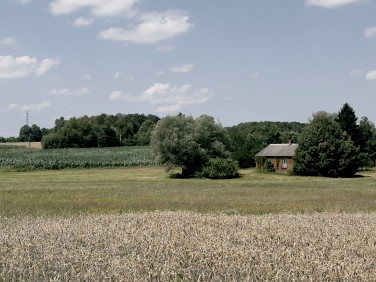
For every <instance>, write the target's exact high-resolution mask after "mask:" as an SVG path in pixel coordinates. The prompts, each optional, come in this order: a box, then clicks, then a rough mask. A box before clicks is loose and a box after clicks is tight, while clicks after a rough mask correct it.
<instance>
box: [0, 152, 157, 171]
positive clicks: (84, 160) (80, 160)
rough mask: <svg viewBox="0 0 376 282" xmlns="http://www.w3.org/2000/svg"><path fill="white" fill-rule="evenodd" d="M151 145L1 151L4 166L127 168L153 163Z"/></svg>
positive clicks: (0, 164) (1, 165) (0, 157)
mask: <svg viewBox="0 0 376 282" xmlns="http://www.w3.org/2000/svg"><path fill="white" fill-rule="evenodd" d="M153 164H155V161H154V159H153V157H152V154H151V150H150V147H119V148H88V149H51V150H17V151H15V150H7V151H3V152H1V155H0V167H9V168H25V167H29V166H30V167H35V168H36V169H65V168H94V167H126V166H139V165H153Z"/></svg>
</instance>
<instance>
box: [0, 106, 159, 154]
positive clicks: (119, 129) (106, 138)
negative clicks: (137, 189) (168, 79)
mask: <svg viewBox="0 0 376 282" xmlns="http://www.w3.org/2000/svg"><path fill="white" fill-rule="evenodd" d="M159 120H160V118H159V117H158V116H155V115H144V114H120V113H119V114H116V115H106V114H101V115H97V116H91V117H88V116H86V115H85V116H83V117H79V118H76V117H73V118H70V119H68V120H66V119H65V118H64V117H60V118H59V119H56V120H55V126H54V127H53V128H51V129H46V128H42V129H41V128H40V127H39V126H37V125H36V124H33V125H32V126H31V127H30V126H28V125H24V126H22V127H21V129H20V132H19V136H18V138H15V137H10V138H2V137H0V142H28V141H31V142H39V141H41V142H42V145H43V148H44V149H52V148H91V147H114V146H127V145H128V146H131V145H149V144H150V135H151V131H152V130H153V128H154V126H155V124H156V123H157V122H158V121H159Z"/></svg>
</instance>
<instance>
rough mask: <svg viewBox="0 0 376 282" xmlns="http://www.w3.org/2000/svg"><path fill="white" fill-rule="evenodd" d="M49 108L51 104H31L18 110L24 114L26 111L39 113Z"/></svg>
mask: <svg viewBox="0 0 376 282" xmlns="http://www.w3.org/2000/svg"><path fill="white" fill-rule="evenodd" d="M50 106H51V102H47V101H45V102H41V103H39V104H31V105H24V106H22V107H21V108H20V110H21V111H23V112H26V111H37V112H38V111H41V110H43V109H45V108H48V107H50Z"/></svg>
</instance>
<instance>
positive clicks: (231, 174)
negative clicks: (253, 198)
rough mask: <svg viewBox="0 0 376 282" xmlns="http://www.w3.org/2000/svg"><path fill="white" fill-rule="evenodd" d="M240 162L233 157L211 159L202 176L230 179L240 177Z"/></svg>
mask: <svg viewBox="0 0 376 282" xmlns="http://www.w3.org/2000/svg"><path fill="white" fill-rule="evenodd" d="M238 170H239V166H238V162H237V161H234V160H232V159H231V158H226V159H224V158H215V159H210V160H209V162H208V164H207V165H206V166H205V167H203V169H202V171H201V173H200V176H202V177H206V178H210V179H230V178H237V177H239V172H238Z"/></svg>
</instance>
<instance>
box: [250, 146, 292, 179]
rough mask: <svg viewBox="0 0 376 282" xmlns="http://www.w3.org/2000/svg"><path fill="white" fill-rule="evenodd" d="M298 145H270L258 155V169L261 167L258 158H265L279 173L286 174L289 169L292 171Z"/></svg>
mask: <svg viewBox="0 0 376 282" xmlns="http://www.w3.org/2000/svg"><path fill="white" fill-rule="evenodd" d="M297 147H298V144H293V143H292V142H289V144H270V145H268V146H267V147H265V148H264V149H262V150H261V151H260V152H258V153H257V154H256V156H255V157H256V168H257V169H261V168H260V167H259V162H258V161H257V158H260V157H261V158H263V159H264V160H269V161H270V162H271V163H272V164H273V165H274V168H275V171H277V172H286V171H287V170H288V169H292V167H293V166H294V160H293V157H294V155H295V150H296V148H297Z"/></svg>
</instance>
